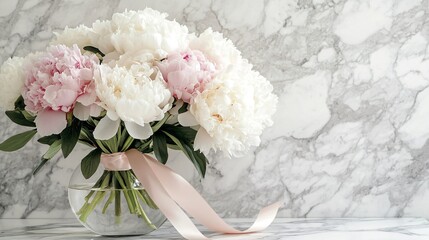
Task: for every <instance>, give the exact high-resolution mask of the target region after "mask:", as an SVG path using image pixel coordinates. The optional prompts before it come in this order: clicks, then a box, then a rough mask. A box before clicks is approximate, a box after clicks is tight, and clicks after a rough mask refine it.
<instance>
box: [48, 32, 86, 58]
mask: <svg viewBox="0 0 429 240" xmlns="http://www.w3.org/2000/svg"><path fill="white" fill-rule="evenodd" d="M54 34H55V38H54V39H53V40H52V41H51V43H50V44H51V45H58V44H63V45H66V46H67V47H73V45H74V44H76V45H77V46H78V47H79V48H80V50H81V51H82V52H83V51H84V50H83V48H84V47H86V46H92V44H93V41H92V38H91V37H92V35H93V33H92V29H91V28H89V27H86V26H84V25H80V26H78V27H75V28H69V27H66V28H65V29H64V30H63V31H62V32H60V33H58V32H55V33H54Z"/></svg>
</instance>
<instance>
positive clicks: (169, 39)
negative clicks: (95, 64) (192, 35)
mask: <svg viewBox="0 0 429 240" xmlns="http://www.w3.org/2000/svg"><path fill="white" fill-rule="evenodd" d="M166 17H167V14H165V13H160V12H158V11H155V10H153V9H150V8H146V9H144V10H142V11H137V12H136V11H126V12H124V13H115V14H114V15H113V17H112V20H111V21H105V22H97V23H96V24H95V25H94V26H93V29H94V32H95V33H96V34H98V35H99V36H103V38H101V37H100V38H99V39H98V41H97V42H95V45H96V46H99V45H100V46H101V49H106V50H108V48H109V47H108V46H109V45H110V44H111V45H112V46H113V48H114V52H116V53H117V55H122V54H124V53H129V52H136V51H141V50H146V51H152V52H153V54H155V53H156V54H157V55H160V56H159V57H160V58H163V57H165V56H166V55H167V54H168V53H170V52H173V51H181V50H185V49H186V48H187V47H188V45H189V34H188V28H187V27H186V26H183V25H180V24H179V23H177V22H176V21H170V20H167V19H166ZM104 53H105V54H111V51H109V52H104Z"/></svg>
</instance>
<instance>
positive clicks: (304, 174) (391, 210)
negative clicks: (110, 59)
mask: <svg viewBox="0 0 429 240" xmlns="http://www.w3.org/2000/svg"><path fill="white" fill-rule="evenodd" d="M145 6H150V7H152V8H155V9H158V10H160V11H165V12H168V13H169V14H170V19H176V20H177V21H178V22H180V23H182V24H186V25H188V26H189V28H190V30H191V31H197V32H201V31H202V30H204V29H205V28H207V27H209V26H212V27H213V28H214V29H215V30H218V31H221V32H223V33H224V34H225V36H227V37H229V38H231V39H232V40H233V41H234V42H235V43H236V45H237V47H238V48H239V49H240V50H242V52H243V55H244V56H245V57H247V58H249V59H250V60H251V62H253V63H254V65H255V68H256V69H258V70H259V71H260V72H261V73H262V74H263V75H264V76H266V77H267V78H268V79H269V80H270V81H271V82H272V83H273V85H274V86H275V92H276V94H278V96H279V99H280V102H279V106H278V108H279V111H278V113H277V114H276V115H275V124H274V126H273V127H272V128H270V129H268V130H267V131H266V132H265V134H264V135H263V144H262V145H261V146H260V147H259V148H256V149H253V150H252V151H250V152H249V154H248V155H247V156H244V157H243V158H240V159H223V158H221V157H219V156H211V157H210V162H211V164H210V168H209V169H208V174H207V178H206V179H204V180H203V181H202V182H201V183H196V184H195V185H196V186H197V187H198V189H199V190H200V191H201V192H202V193H203V195H204V196H205V197H206V198H207V199H208V201H209V202H210V203H211V204H212V205H213V206H214V208H215V209H216V210H217V211H218V212H219V213H220V214H221V215H223V216H229V217H252V216H254V214H256V212H257V211H258V210H259V208H261V206H263V205H267V204H268V203H271V202H273V201H276V200H278V199H281V198H284V199H285V201H286V206H285V208H283V209H282V210H281V211H280V216H283V217H396V216H417V217H429V208H428V207H427V199H428V198H429V174H428V166H429V161H428V158H429V151H428V149H429V148H428V143H427V139H428V138H429V123H428V121H427V120H428V119H429V88H428V87H427V86H428V85H429V48H428V41H429V20H428V16H429V14H428V9H429V6H428V0H251V1H247V0H238V1H228V0H213V1H210V0H203V1H196V0H178V1H170V0H158V1H148V0H147V1H132V0H113V1H110V0H109V1H108V0H102V1H95V0H92V1H91V0H73V1H57V0H49V1H41V0H27V1H24V0H1V1H0V28H1V29H2V30H1V31H0V62H2V61H4V60H5V59H7V58H8V57H10V56H12V55H16V56H22V55H25V54H27V53H28V52H30V51H35V50H39V49H43V48H45V46H46V44H47V43H48V42H49V40H50V38H51V37H52V31H54V30H59V29H61V28H64V27H65V26H66V25H68V26H76V25H78V24H80V23H83V24H90V23H91V22H93V21H94V20H96V19H106V18H110V16H111V15H112V13H114V12H118V11H123V10H124V9H125V8H128V9H142V8H144V7H145ZM19 131H20V129H18V127H16V126H14V125H13V124H11V123H10V122H9V121H8V120H7V119H6V117H4V116H3V115H1V116H0V140H3V139H5V138H6V137H7V136H9V135H12V134H13V133H17V132H19ZM41 152H42V150H41V148H40V146H39V145H37V144H34V143H33V144H30V145H29V146H27V147H26V148H25V149H24V150H21V151H19V152H17V153H11V154H8V153H0V217H3V218H27V217H29V218H41V217H65V216H67V217H70V216H71V213H70V211H69V207H68V203H67V199H66V189H65V186H66V185H67V181H68V176H70V174H71V172H72V169H73V168H74V167H75V166H76V165H77V164H78V161H79V159H80V158H81V157H82V156H84V150H82V151H79V152H76V153H74V155H73V156H71V157H69V159H66V160H59V159H55V160H53V161H52V162H51V163H50V164H49V165H48V167H47V168H46V169H44V170H43V171H42V172H41V174H40V175H39V176H36V177H32V176H31V171H32V168H33V167H34V166H36V165H37V163H38V161H39V156H40V155H41ZM178 158H179V159H177V160H176V161H173V160H172V161H171V163H170V164H172V165H173V167H174V168H175V169H176V170H177V171H179V172H181V173H182V174H184V175H186V177H187V178H188V179H195V176H196V174H195V172H194V171H193V168H192V166H191V165H189V164H188V161H186V160H184V159H183V157H178Z"/></svg>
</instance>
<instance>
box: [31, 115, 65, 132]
mask: <svg viewBox="0 0 429 240" xmlns="http://www.w3.org/2000/svg"><path fill="white" fill-rule="evenodd" d="M34 122H35V123H36V127H37V132H38V133H39V134H40V135H41V136H42V137H43V136H48V135H51V134H59V133H61V132H62V131H63V130H64V128H66V127H67V120H66V113H65V112H62V111H52V110H47V109H45V110H42V111H40V112H39V113H38V114H37V117H36V119H35V120H34Z"/></svg>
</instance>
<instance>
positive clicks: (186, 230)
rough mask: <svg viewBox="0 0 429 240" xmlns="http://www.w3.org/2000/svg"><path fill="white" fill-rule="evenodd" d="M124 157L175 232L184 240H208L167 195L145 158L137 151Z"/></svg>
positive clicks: (130, 152) (131, 151)
mask: <svg viewBox="0 0 429 240" xmlns="http://www.w3.org/2000/svg"><path fill="white" fill-rule="evenodd" d="M126 155H127V157H128V160H129V162H130V165H131V168H132V169H133V171H134V173H135V175H136V177H137V178H138V179H139V181H140V182H141V183H142V184H143V186H144V187H145V189H146V191H147V193H148V194H149V196H150V197H151V198H152V199H153V200H154V201H155V203H156V205H157V206H158V208H159V209H160V210H161V211H162V213H163V214H164V215H165V217H166V218H167V219H168V220H169V221H170V223H171V224H172V225H173V226H174V228H175V229H176V230H177V232H179V234H180V235H182V236H183V237H184V238H186V239H202V240H208V239H209V238H207V237H205V236H204V235H203V234H202V233H201V232H200V231H199V230H198V228H197V227H196V226H195V225H194V223H193V222H192V221H191V219H190V218H189V217H188V216H187V215H186V213H185V212H184V211H183V210H182V209H181V208H180V207H179V206H178V205H177V203H176V202H175V201H174V200H173V199H172V198H171V197H170V196H169V195H168V193H167V192H166V191H165V189H164V186H163V185H162V184H161V182H160V181H159V179H158V178H157V177H156V175H155V173H154V172H153V170H152V169H151V167H150V166H149V163H148V161H147V160H146V158H145V156H144V155H143V154H141V153H140V152H138V151H137V150H134V151H133V150H129V151H127V152H126Z"/></svg>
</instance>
